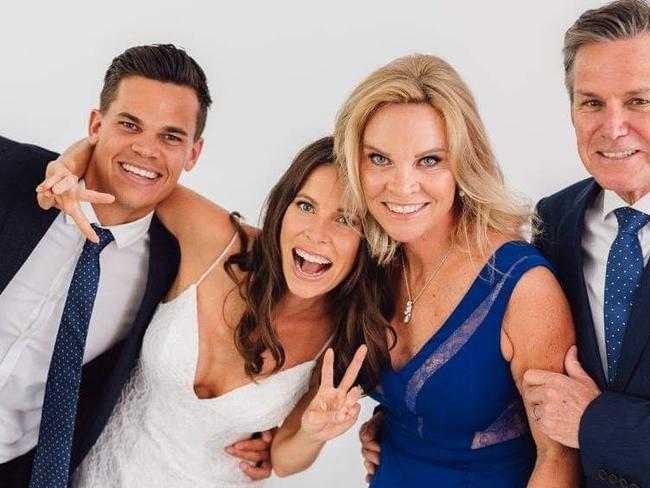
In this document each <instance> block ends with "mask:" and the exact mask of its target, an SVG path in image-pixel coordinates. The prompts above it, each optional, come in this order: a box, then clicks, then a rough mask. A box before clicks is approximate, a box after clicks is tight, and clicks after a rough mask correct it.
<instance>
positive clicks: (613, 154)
mask: <svg viewBox="0 0 650 488" xmlns="http://www.w3.org/2000/svg"><path fill="white" fill-rule="evenodd" d="M638 152H639V151H637V150H636V149H628V150H627V151H598V154H600V155H601V156H603V157H605V158H607V159H625V158H629V157H630V156H634V155H635V154H636V153H638Z"/></svg>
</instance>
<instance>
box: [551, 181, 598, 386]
mask: <svg viewBox="0 0 650 488" xmlns="http://www.w3.org/2000/svg"><path fill="white" fill-rule="evenodd" d="M600 190H601V188H600V186H598V184H596V182H595V181H593V180H592V181H591V182H590V183H589V184H588V185H587V186H586V187H585V188H584V189H583V190H582V191H581V192H580V193H579V194H578V195H577V197H576V199H575V202H574V204H573V207H572V208H571V210H570V211H569V212H567V214H566V215H565V218H564V220H563V221H562V222H561V223H560V226H559V227H558V238H559V239H562V240H563V241H564V240H565V239H566V242H565V243H563V245H561V246H560V249H562V250H563V251H564V253H563V254H564V255H563V256H561V257H560V259H562V260H565V261H564V263H563V268H564V269H567V270H569V272H567V273H565V276H566V282H565V286H566V293H567V295H568V296H569V297H571V298H570V300H571V309H572V311H573V319H574V322H575V327H576V333H577V337H578V352H579V354H580V362H581V363H582V366H583V367H584V368H585V371H587V373H589V375H590V376H591V377H592V378H593V379H594V381H596V383H597V384H598V385H599V386H600V387H601V388H604V387H605V385H606V384H607V379H606V377H605V373H604V371H603V367H602V362H601V360H600V353H599V351H598V342H597V341H596V334H595V331H594V322H593V317H592V316H591V307H590V304H589V295H588V294H587V287H586V285H585V276H584V270H583V259H582V230H583V228H584V218H585V211H586V210H587V207H588V205H590V204H591V202H592V201H593V199H594V198H595V197H596V195H597V194H598V192H599V191H600Z"/></svg>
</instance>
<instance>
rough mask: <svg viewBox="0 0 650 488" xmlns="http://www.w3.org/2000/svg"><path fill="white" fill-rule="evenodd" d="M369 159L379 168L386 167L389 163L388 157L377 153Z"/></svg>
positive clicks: (370, 155) (369, 156)
mask: <svg viewBox="0 0 650 488" xmlns="http://www.w3.org/2000/svg"><path fill="white" fill-rule="evenodd" d="M368 159H370V161H372V162H373V163H374V164H376V165H378V166H384V165H386V164H387V163H388V158H387V157H386V156H382V155H381V154H377V153H372V154H369V155H368Z"/></svg>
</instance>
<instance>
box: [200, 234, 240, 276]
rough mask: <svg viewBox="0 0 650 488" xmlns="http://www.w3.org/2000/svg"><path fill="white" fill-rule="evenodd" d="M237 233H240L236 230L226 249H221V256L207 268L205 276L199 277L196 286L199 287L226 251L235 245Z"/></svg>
mask: <svg viewBox="0 0 650 488" xmlns="http://www.w3.org/2000/svg"><path fill="white" fill-rule="evenodd" d="M237 235H238V234H237V231H235V234H234V235H233V236H232V239H230V242H229V243H228V244H227V245H226V247H225V248H224V250H223V251H221V254H219V257H218V258H217V259H215V260H214V262H213V263H212V264H211V265H210V267H209V268H208V269H207V270H206V272H205V273H203V276H201V277H200V278H199V281H197V282H196V286H197V288H198V286H199V285H200V284H201V282H202V281H203V280H204V279H205V277H206V276H208V275H209V274H210V272H211V271H212V270H213V269H214V267H215V266H216V265H217V264H219V262H220V261H221V259H222V258H223V257H224V256H225V255H226V253H227V252H228V251H229V250H230V248H231V247H232V245H233V244H234V243H235V241H236V240H237Z"/></svg>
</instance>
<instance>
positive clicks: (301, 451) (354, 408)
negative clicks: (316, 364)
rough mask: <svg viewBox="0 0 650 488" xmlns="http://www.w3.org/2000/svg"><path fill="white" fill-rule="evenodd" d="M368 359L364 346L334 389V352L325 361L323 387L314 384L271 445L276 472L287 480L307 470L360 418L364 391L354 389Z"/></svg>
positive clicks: (328, 351)
mask: <svg viewBox="0 0 650 488" xmlns="http://www.w3.org/2000/svg"><path fill="white" fill-rule="evenodd" d="M365 356H366V347H365V346H361V347H360V348H359V349H358V350H357V352H356V353H355V355H354V358H353V359H352V361H351V362H350V366H349V367H348V369H347V371H346V372H345V375H344V376H343V379H342V380H341V383H340V384H339V386H338V387H336V388H335V387H334V378H333V376H334V372H333V371H334V351H332V349H328V350H327V352H326V353H325V357H324V358H323V366H322V370H321V382H320V387H317V386H316V384H315V382H312V387H311V388H310V390H309V392H307V394H306V395H305V396H304V397H303V398H302V399H301V400H300V402H299V403H298V404H297V405H296V407H295V408H294V409H293V411H292V412H291V413H290V414H289V416H288V417H287V418H286V420H285V421H284V423H283V424H282V426H281V427H280V430H279V431H278V433H277V435H276V436H275V439H273V444H272V445H271V459H272V460H273V469H274V470H275V473H276V474H277V475H278V476H280V477H284V476H288V475H290V474H294V473H297V472H299V471H303V470H305V469H307V468H308V467H309V466H311V465H312V463H313V462H314V461H315V460H316V458H317V457H318V454H319V453H320V451H321V449H322V448H323V446H324V445H325V442H327V441H328V440H330V439H333V438H335V437H337V436H339V435H341V434H343V433H344V432H345V431H347V430H348V429H349V428H350V427H352V426H353V425H354V424H355V423H356V421H357V418H358V417H359V411H360V408H361V407H360V405H359V403H358V401H359V398H360V397H361V395H362V393H363V392H362V390H361V388H358V387H354V388H353V387H352V385H353V384H354V381H355V380H356V377H357V374H358V373H359V370H360V369H361V365H362V364H363V360H364V358H365Z"/></svg>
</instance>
